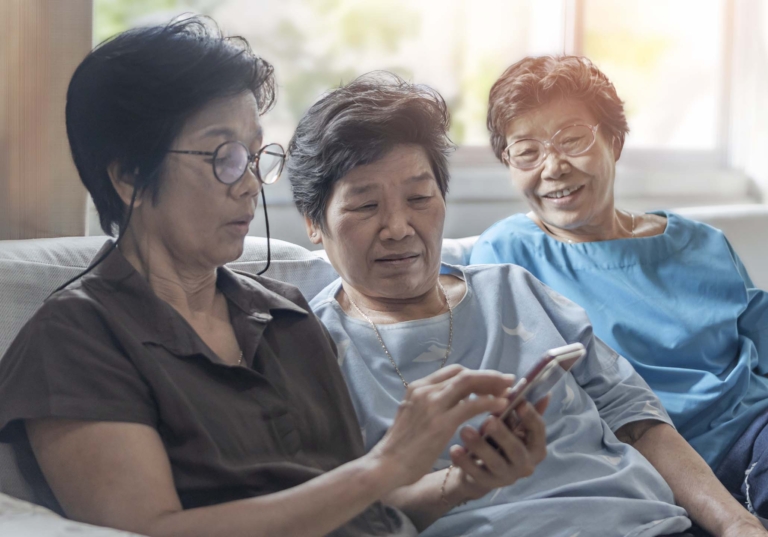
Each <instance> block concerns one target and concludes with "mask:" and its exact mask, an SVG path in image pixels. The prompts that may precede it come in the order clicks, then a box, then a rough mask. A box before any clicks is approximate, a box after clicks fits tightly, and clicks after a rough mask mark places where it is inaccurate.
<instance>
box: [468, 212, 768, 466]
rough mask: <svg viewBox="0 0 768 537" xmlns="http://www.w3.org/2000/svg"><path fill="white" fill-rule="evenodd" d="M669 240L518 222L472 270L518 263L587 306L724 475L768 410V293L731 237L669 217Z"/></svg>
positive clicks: (493, 237)
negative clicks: (569, 238) (574, 236)
mask: <svg viewBox="0 0 768 537" xmlns="http://www.w3.org/2000/svg"><path fill="white" fill-rule="evenodd" d="M656 214H660V215H663V216H665V217H666V218H667V227H666V229H665V231H664V233H662V234H661V235H657V236H655V237H645V238H639V239H619V240H612V241H601V242H587V243H578V244H566V243H562V242H560V241H557V240H555V239H553V238H551V237H550V236H549V235H547V234H546V233H544V232H543V231H542V230H541V229H540V228H539V226H537V225H536V224H535V223H534V222H533V221H532V220H531V219H530V218H528V217H527V216H525V215H524V214H516V215H513V216H511V217H509V218H506V219H504V220H501V221H500V222H497V223H496V224H494V225H493V226H491V227H490V228H489V229H488V230H487V231H485V233H483V234H482V235H481V236H480V239H479V240H478V241H477V243H476V244H475V247H474V249H473V250H472V256H471V262H472V263H516V264H518V265H522V266H523V267H525V268H526V269H528V270H530V271H531V272H532V273H533V275H534V276H536V277H537V278H539V279H540V280H541V281H542V282H544V283H545V284H547V285H548V286H550V287H552V288H553V289H555V290H556V291H557V292H559V293H562V294H563V295H565V296H567V297H568V298H570V299H571V300H573V301H574V302H576V303H577V304H579V305H581V306H582V307H584V309H586V310H587V313H588V314H589V318H590V319H591V320H592V324H593V326H594V328H595V333H596V334H597V335H598V336H599V337H600V338H602V339H603V340H604V341H605V342H606V343H607V344H608V345H610V346H611V347H612V348H614V349H616V350H617V351H618V352H619V353H621V355H622V356H624V357H626V358H627V359H628V360H629V361H630V363H631V364H632V365H633V366H634V367H635V369H636V370H637V372H638V373H640V375H641V376H642V377H643V378H644V379H645V381H646V382H648V384H649V385H650V386H651V388H652V389H653V390H654V391H655V392H656V395H658V396H659V399H661V402H662V403H663V404H664V407H665V408H666V409H667V412H669V415H670V416H671V418H672V421H673V422H674V424H675V426H676V427H677V429H678V431H680V434H682V435H683V437H685V438H686V440H688V441H689V442H690V443H691V445H692V446H693V448H694V449H696V451H698V452H699V453H700V454H701V456H702V457H703V458H704V460H706V461H707V463H709V465H710V466H711V467H712V468H713V469H717V467H718V465H719V463H720V461H722V460H723V457H724V456H725V455H726V453H727V452H728V450H729V449H730V448H731V446H732V445H733V444H734V442H736V440H737V439H738V438H739V436H741V434H742V433H743V432H744V431H745V430H746V429H747V427H749V425H750V423H752V422H753V421H754V420H755V419H756V418H757V417H758V416H759V415H761V414H762V413H764V412H766V411H768V378H767V377H766V375H768V293H766V292H765V291H763V290H761V289H757V288H756V287H755V285H754V284H753V283H752V280H750V278H749V276H748V275H747V271H746V269H745V268H744V265H742V263H741V260H740V259H739V257H738V256H737V255H736V253H735V252H734V251H733V249H732V248H731V245H730V244H729V243H728V241H727V240H726V238H725V236H724V235H723V233H722V232H721V231H719V230H717V229H715V228H713V227H710V226H708V225H706V224H702V223H700V222H694V221H692V220H688V219H687V218H683V217H681V216H678V215H676V214H673V213H668V212H665V211H659V212H658V213H656Z"/></svg>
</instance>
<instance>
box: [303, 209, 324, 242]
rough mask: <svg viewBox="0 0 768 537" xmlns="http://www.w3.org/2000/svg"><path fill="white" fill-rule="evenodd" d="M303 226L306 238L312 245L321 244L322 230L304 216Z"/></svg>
mask: <svg viewBox="0 0 768 537" xmlns="http://www.w3.org/2000/svg"><path fill="white" fill-rule="evenodd" d="M304 225H305V226H306V228H307V237H309V240H310V242H311V243H312V244H323V230H322V229H320V226H318V225H316V224H315V223H314V222H312V220H311V219H310V218H309V217H308V216H306V215H305V216H304Z"/></svg>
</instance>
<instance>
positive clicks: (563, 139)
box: [502, 123, 600, 170]
mask: <svg viewBox="0 0 768 537" xmlns="http://www.w3.org/2000/svg"><path fill="white" fill-rule="evenodd" d="M599 126H600V124H599V123H598V124H596V125H594V126H592V125H581V124H576V125H568V126H567V127H563V128H562V129H560V130H559V131H557V132H556V133H555V134H554V135H553V136H552V138H550V139H549V141H544V140H536V139H534V138H525V139H523V140H516V141H514V142H512V143H511V144H509V145H508V146H507V147H505V148H504V152H503V153H502V158H503V159H504V161H505V162H506V163H507V164H509V165H510V166H513V167H515V168H517V169H519V170H532V169H533V168H536V167H537V166H539V165H540V164H541V163H542V162H544V160H545V159H546V158H547V154H548V153H549V151H552V150H553V149H554V150H555V151H557V152H558V153H562V154H563V155H566V156H569V157H576V156H578V155H582V154H584V153H586V152H587V151H589V150H590V149H591V148H592V146H593V145H595V137H596V135H597V128H598V127H599Z"/></svg>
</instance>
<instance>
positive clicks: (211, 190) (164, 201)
mask: <svg viewBox="0 0 768 537" xmlns="http://www.w3.org/2000/svg"><path fill="white" fill-rule="evenodd" d="M229 140H237V141H240V142H242V143H243V144H245V146H246V147H247V148H248V149H249V151H251V152H252V153H253V152H256V151H258V150H259V148H260V147H261V144H262V131H261V126H260V125H259V116H258V106H257V103H256V99H255V98H254V96H253V94H252V93H250V92H248V93H243V94H240V95H237V96H235V97H229V98H225V99H220V100H216V101H213V102H211V103H209V104H208V105H207V106H205V107H204V108H203V109H201V110H200V111H199V112H197V113H196V114H194V115H193V116H192V117H191V118H190V119H189V120H188V121H187V122H186V123H185V125H184V127H183V129H182V130H181V132H180V133H179V135H178V136H177V138H176V139H175V140H174V142H173V144H172V147H171V148H170V149H174V150H191V151H211V152H213V151H215V150H216V148H217V147H218V146H219V145H220V144H221V143H223V142H226V141H229ZM211 159H212V157H210V156H202V155H189V154H176V153H169V154H168V156H167V157H166V160H165V164H164V167H163V172H162V173H163V176H162V178H161V184H160V191H159V194H158V198H157V203H154V204H153V203H151V200H150V199H147V200H144V202H143V203H142V204H141V206H140V207H138V208H137V210H135V211H134V218H137V219H138V220H139V222H137V224H138V225H139V226H140V227H141V228H142V231H143V232H144V234H146V235H149V236H150V237H151V239H152V240H153V241H157V242H159V244H160V245H162V247H163V248H164V249H165V250H166V251H167V252H168V254H169V255H170V257H171V258H173V259H177V260H182V261H183V263H185V264H189V265H194V266H197V267H200V268H203V269H209V268H211V267H218V266H221V265H223V264H224V263H227V262H229V261H233V260H235V259H237V258H238V257H239V256H240V255H241V254H242V251H243V243H244V239H245V236H246V235H247V233H248V228H249V224H250V221H251V220H252V219H253V216H254V211H255V209H256V204H257V197H256V196H257V195H258V194H259V192H260V191H261V183H260V181H259V180H258V179H257V177H256V176H255V175H254V172H252V171H250V170H247V171H246V172H245V175H243V177H242V178H241V179H240V180H239V181H237V182H235V183H233V184H231V185H226V184H223V183H221V182H220V181H218V180H217V179H216V177H215V176H214V174H213V168H212V165H211V162H212V160H211ZM147 196H149V194H148V195H147Z"/></svg>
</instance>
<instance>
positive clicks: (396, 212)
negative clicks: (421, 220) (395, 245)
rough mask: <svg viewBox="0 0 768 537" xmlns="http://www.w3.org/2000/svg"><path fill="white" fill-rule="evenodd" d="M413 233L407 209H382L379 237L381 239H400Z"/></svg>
mask: <svg viewBox="0 0 768 537" xmlns="http://www.w3.org/2000/svg"><path fill="white" fill-rule="evenodd" d="M414 233H415V231H414V229H413V227H412V226H411V223H410V219H409V214H408V211H407V210H403V209H402V208H393V209H391V210H385V211H382V222H381V231H380V232H379V238H381V240H383V241H401V240H403V239H405V238H407V237H410V236H411V235H413V234H414Z"/></svg>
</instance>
